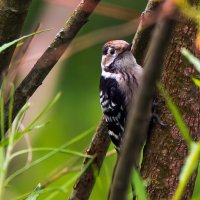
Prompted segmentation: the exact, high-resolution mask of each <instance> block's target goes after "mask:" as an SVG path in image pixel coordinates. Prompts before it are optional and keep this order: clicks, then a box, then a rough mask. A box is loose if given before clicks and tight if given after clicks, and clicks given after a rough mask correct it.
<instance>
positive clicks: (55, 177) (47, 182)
mask: <svg viewBox="0 0 200 200" xmlns="http://www.w3.org/2000/svg"><path fill="white" fill-rule="evenodd" d="M79 170H80V166H76V167H72V168H67V167H65V168H63V169H62V170H61V171H59V172H58V173H57V174H54V175H53V176H51V177H50V178H48V179H47V180H45V181H44V182H42V183H41V188H42V189H44V188H46V187H47V186H49V185H50V184H52V183H54V182H56V181H57V180H59V179H60V178H61V177H63V176H65V175H66V174H68V173H70V172H75V171H79Z"/></svg>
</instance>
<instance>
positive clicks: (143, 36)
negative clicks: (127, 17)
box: [132, 1, 160, 65]
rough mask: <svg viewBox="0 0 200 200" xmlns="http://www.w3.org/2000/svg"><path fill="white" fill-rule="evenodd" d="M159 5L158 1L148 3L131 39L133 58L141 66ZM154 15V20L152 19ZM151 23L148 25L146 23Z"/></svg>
mask: <svg viewBox="0 0 200 200" xmlns="http://www.w3.org/2000/svg"><path fill="white" fill-rule="evenodd" d="M159 5H160V1H148V4H147V6H146V8H145V10H144V12H143V13H142V15H141V19H140V24H139V27H138V29H137V32H136V33H135V36H134V38H133V48H132V53H133V55H134V56H135V58H136V60H137V63H138V64H140V65H143V61H144V58H145V54H146V50H147V47H148V44H149V41H150V39H151V35H152V31H153V29H154V27H155V22H156V20H157V15H158V13H157V12H156V8H157V7H158V6H159ZM153 15H154V16H155V15H156V18H155V17H153ZM150 20H151V21H153V23H149V22H147V21H150Z"/></svg>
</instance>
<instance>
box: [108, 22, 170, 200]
mask: <svg viewBox="0 0 200 200" xmlns="http://www.w3.org/2000/svg"><path fill="white" fill-rule="evenodd" d="M172 25H173V23H172V21H171V20H164V21H161V22H159V23H158V24H157V26H156V29H155V32H154V34H153V37H152V41H151V43H150V48H149V51H148V53H149V55H150V56H149V57H148V59H147V61H146V65H145V67H144V78H143V82H142V85H141V87H140V89H139V91H138V95H137V96H136V99H135V104H134V105H135V106H134V108H132V110H131V112H130V116H129V118H128V119H129V120H128V124H127V128H126V134H125V135H126V137H125V141H124V145H123V147H124V148H122V152H121V155H120V157H119V162H118V165H117V169H116V175H115V177H114V181H113V185H112V188H111V197H110V199H111V200H124V199H126V192H127V190H128V186H129V183H130V176H131V171H132V167H133V166H135V167H136V163H137V162H138V159H139V155H140V152H141V149H142V146H143V143H144V140H145V138H146V132H147V125H148V120H147V118H148V116H146V114H144V113H148V112H149V105H150V102H151V98H152V95H153V90H154V87H155V84H156V81H157V80H158V79H159V77H160V75H161V67H162V63H163V58H164V54H165V49H166V48H165V47H167V44H168V40H169V38H170V33H171V31H172V27H173V26H172Z"/></svg>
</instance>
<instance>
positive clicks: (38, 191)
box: [26, 184, 42, 200]
mask: <svg viewBox="0 0 200 200" xmlns="http://www.w3.org/2000/svg"><path fill="white" fill-rule="evenodd" d="M41 192H42V188H41V186H40V184H38V186H37V187H36V188H35V190H33V192H32V193H31V194H30V195H29V196H28V197H27V198H26V200H36V199H37V198H38V197H39V195H40V194H41Z"/></svg>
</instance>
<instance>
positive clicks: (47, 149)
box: [10, 147, 93, 159]
mask: <svg viewBox="0 0 200 200" xmlns="http://www.w3.org/2000/svg"><path fill="white" fill-rule="evenodd" d="M57 150H58V151H59V152H61V153H66V154H71V155H74V156H79V157H83V158H93V156H90V155H87V154H83V153H80V152H78V151H73V150H69V149H60V148H50V147H39V148H32V149H31V152H44V151H57ZM29 152H30V149H23V150H20V151H17V152H16V153H13V154H12V155H11V157H10V159H13V158H15V157H16V156H20V155H23V154H26V153H29Z"/></svg>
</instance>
